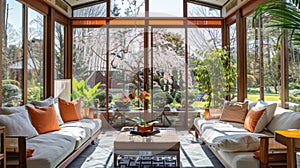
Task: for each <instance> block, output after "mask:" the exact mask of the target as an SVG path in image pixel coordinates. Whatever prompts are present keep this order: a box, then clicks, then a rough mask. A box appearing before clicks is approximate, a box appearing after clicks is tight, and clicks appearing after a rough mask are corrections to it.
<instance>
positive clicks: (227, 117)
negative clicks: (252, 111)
mask: <svg viewBox="0 0 300 168" xmlns="http://www.w3.org/2000/svg"><path fill="white" fill-rule="evenodd" d="M247 112H248V102H230V101H225V102H224V106H223V111H222V115H221V117H220V120H221V121H229V122H238V123H244V120H245V117H246V115H247Z"/></svg>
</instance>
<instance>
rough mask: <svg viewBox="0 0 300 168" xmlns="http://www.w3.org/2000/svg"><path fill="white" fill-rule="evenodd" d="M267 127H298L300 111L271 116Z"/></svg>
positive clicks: (299, 125)
mask: <svg viewBox="0 0 300 168" xmlns="http://www.w3.org/2000/svg"><path fill="white" fill-rule="evenodd" d="M267 128H268V129H269V130H270V131H271V132H272V133H274V132H275V130H285V129H300V112H284V113H282V114H278V115H276V116H274V117H273V119H272V120H271V122H270V123H269V124H268V126H267Z"/></svg>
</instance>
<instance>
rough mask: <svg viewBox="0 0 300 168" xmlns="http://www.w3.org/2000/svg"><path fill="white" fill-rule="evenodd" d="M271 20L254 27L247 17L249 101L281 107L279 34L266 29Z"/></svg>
mask: <svg viewBox="0 0 300 168" xmlns="http://www.w3.org/2000/svg"><path fill="white" fill-rule="evenodd" d="M267 22H268V18H267V17H261V19H260V21H258V22H256V23H255V24H253V23H252V15H250V16H248V17H247V22H246V27H247V45H246V46H247V84H248V89H247V97H248V99H250V100H252V101H257V100H258V99H264V100H265V101H267V102H276V103H278V104H280V96H279V91H280V80H281V76H280V70H281V65H280V64H281V63H280V62H281V61H280V51H279V49H278V48H277V47H276V44H277V39H278V36H279V32H278V31H276V30H274V29H272V28H268V27H264V25H265V24H266V23H267Z"/></svg>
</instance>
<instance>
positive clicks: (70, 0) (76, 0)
mask: <svg viewBox="0 0 300 168" xmlns="http://www.w3.org/2000/svg"><path fill="white" fill-rule="evenodd" d="M63 1H65V2H66V3H67V4H68V5H70V6H71V7H78V6H81V5H87V4H90V3H94V2H103V1H104V0H63ZM150 1H151V0H150ZM189 1H191V2H192V1H194V2H199V3H204V4H209V5H215V6H220V7H222V6H224V5H225V4H226V3H227V2H228V1H230V0H189Z"/></svg>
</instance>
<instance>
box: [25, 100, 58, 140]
mask: <svg viewBox="0 0 300 168" xmlns="http://www.w3.org/2000/svg"><path fill="white" fill-rule="evenodd" d="M26 107H27V109H28V113H29V116H30V119H31V123H32V125H33V126H34V128H35V129H36V130H37V131H38V133H39V134H44V133H47V132H52V131H58V130H60V127H59V123H58V121H57V118H56V113H55V109H54V105H53V104H51V105H50V106H48V107H41V108H34V107H30V106H26Z"/></svg>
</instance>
